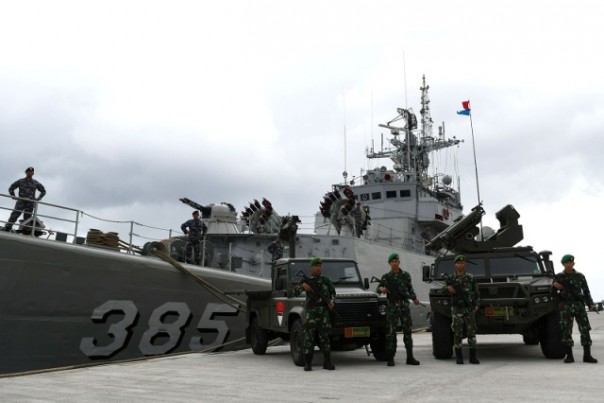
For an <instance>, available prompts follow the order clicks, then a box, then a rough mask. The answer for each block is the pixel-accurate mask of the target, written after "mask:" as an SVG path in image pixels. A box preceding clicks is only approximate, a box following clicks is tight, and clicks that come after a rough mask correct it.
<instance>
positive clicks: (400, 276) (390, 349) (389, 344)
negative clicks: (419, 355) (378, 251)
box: [377, 270, 417, 356]
mask: <svg viewBox="0 0 604 403" xmlns="http://www.w3.org/2000/svg"><path fill="white" fill-rule="evenodd" d="M380 287H386V288H387V289H388V291H389V293H388V306H387V308H386V318H387V321H388V327H387V331H386V353H387V354H388V355H389V356H394V354H395V353H396V326H397V324H398V321H399V319H400V321H401V325H402V327H403V342H404V343H405V348H406V349H411V348H413V339H412V338H411V326H412V322H411V312H410V310H409V300H410V299H412V300H415V299H416V298H417V297H416V295H415V291H413V285H412V284H411V275H410V274H409V273H407V272H405V271H403V270H400V271H398V272H392V271H390V272H388V273H386V274H384V275H383V276H382V278H381V279H380V284H379V285H378V287H377V289H378V290H379V288H380ZM378 292H379V291H378Z"/></svg>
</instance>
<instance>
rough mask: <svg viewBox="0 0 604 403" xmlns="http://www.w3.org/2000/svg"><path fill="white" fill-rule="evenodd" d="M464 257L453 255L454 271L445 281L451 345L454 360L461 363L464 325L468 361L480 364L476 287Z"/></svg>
mask: <svg viewBox="0 0 604 403" xmlns="http://www.w3.org/2000/svg"><path fill="white" fill-rule="evenodd" d="M466 260H467V259H466V257H465V256H464V255H457V256H455V260H454V261H455V273H454V274H453V275H452V276H449V277H448V278H447V280H446V281H445V287H446V289H447V291H448V292H449V294H451V318H452V324H451V328H452V329H453V347H454V348H455V356H456V362H457V363H458V364H463V354H462V352H461V345H462V341H463V333H464V327H465V328H466V331H467V333H466V334H467V337H468V345H469V346H470V363H471V364H480V361H478V358H476V312H477V311H478V307H479V300H478V289H477V288H476V282H475V281H474V276H472V274H470V273H466Z"/></svg>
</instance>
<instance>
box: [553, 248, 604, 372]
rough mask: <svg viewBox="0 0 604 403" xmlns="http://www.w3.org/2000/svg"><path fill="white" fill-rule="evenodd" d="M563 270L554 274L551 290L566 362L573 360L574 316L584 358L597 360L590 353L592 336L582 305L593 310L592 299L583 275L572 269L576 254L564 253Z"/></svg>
mask: <svg viewBox="0 0 604 403" xmlns="http://www.w3.org/2000/svg"><path fill="white" fill-rule="evenodd" d="M561 263H562V265H563V266H564V270H563V271H561V272H560V273H558V274H556V275H555V276H554V282H553V283H552V287H553V288H552V290H553V292H554V294H557V295H558V299H559V301H560V302H559V305H558V306H559V309H560V326H561V327H562V344H563V345H564V346H565V349H566V357H565V359H564V362H565V363H571V362H575V358H574V357H573V345H574V342H573V336H572V333H573V319H576V320H577V325H579V333H580V334H581V345H582V346H583V362H589V363H593V364H595V363H597V362H598V360H596V359H595V358H593V357H592V356H591V337H590V336H589V331H590V330H591V326H590V325H589V319H588V318H587V312H586V311H585V305H587V306H588V307H589V309H590V310H591V311H595V310H596V306H595V304H594V301H593V299H592V298H591V294H590V292H589V287H588V286H587V280H586V279H585V276H584V275H583V274H581V273H579V272H578V271H576V270H575V269H574V266H575V257H574V256H573V255H564V256H563V257H562V260H561Z"/></svg>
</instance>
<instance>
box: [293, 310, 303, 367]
mask: <svg viewBox="0 0 604 403" xmlns="http://www.w3.org/2000/svg"><path fill="white" fill-rule="evenodd" d="M289 350H290V352H291V354H292V360H294V364H296V365H297V366H299V367H302V366H303V365H304V325H302V321H301V320H300V319H296V320H295V322H294V324H293V325H292V329H291V331H290V336H289Z"/></svg>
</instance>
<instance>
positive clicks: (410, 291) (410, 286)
mask: <svg viewBox="0 0 604 403" xmlns="http://www.w3.org/2000/svg"><path fill="white" fill-rule="evenodd" d="M406 274H407V275H406V277H407V295H409V299H412V300H413V301H414V302H415V301H417V303H419V300H418V299H417V295H416V294H415V291H414V290H413V283H412V282H411V274H409V273H406Z"/></svg>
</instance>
